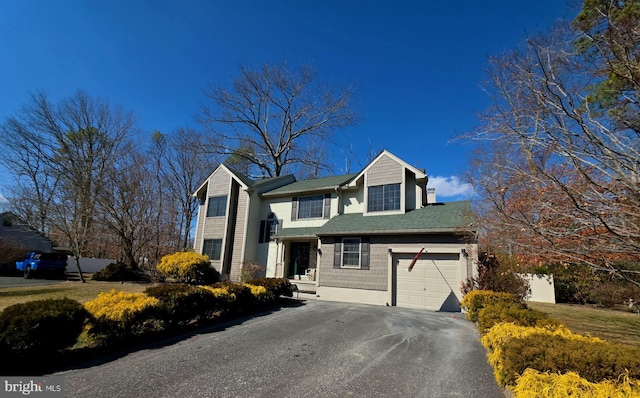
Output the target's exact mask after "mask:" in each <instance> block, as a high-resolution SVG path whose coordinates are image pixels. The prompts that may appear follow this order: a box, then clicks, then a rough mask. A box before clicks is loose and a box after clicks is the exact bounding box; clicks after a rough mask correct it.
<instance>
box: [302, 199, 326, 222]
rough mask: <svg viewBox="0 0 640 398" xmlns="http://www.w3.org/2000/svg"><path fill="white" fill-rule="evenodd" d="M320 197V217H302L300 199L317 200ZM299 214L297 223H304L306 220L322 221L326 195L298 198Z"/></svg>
mask: <svg viewBox="0 0 640 398" xmlns="http://www.w3.org/2000/svg"><path fill="white" fill-rule="evenodd" d="M315 197H320V198H321V199H320V202H321V203H322V204H321V209H322V210H321V214H320V217H300V199H304V198H315ZM297 201H298V212H297V214H296V221H304V220H321V219H323V218H324V195H307V196H298V199H297Z"/></svg>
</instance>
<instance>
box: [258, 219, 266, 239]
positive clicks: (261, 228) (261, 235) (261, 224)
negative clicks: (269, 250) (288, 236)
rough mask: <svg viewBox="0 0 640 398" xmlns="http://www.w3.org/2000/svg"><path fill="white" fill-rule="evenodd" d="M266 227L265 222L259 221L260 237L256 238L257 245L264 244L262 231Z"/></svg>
mask: <svg viewBox="0 0 640 398" xmlns="http://www.w3.org/2000/svg"><path fill="white" fill-rule="evenodd" d="M266 226H267V222H266V221H264V220H262V221H260V236H259V237H258V243H264V230H265V229H266Z"/></svg>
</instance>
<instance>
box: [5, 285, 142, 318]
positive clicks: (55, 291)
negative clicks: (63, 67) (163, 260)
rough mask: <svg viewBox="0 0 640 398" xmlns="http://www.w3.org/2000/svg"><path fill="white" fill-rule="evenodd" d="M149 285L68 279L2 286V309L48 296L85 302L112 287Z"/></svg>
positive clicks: (134, 289) (134, 288) (138, 288)
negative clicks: (85, 281) (29, 284)
mask: <svg viewBox="0 0 640 398" xmlns="http://www.w3.org/2000/svg"><path fill="white" fill-rule="evenodd" d="M148 286H150V285H149V284H145V283H124V284H123V283H121V282H97V281H87V283H81V282H76V281H66V282H62V283H58V284H55V285H43V286H23V287H9V288H2V289H0V311H2V310H3V309H5V308H6V307H8V306H10V305H13V304H17V303H24V302H27V301H32V300H43V299H48V298H63V297H68V298H71V299H74V300H77V301H79V302H81V303H84V302H86V301H89V300H93V299H94V298H96V297H97V296H98V293H100V292H107V291H109V290H111V289H116V290H118V291H125V292H131V293H136V292H142V291H144V289H146V288H147V287H148Z"/></svg>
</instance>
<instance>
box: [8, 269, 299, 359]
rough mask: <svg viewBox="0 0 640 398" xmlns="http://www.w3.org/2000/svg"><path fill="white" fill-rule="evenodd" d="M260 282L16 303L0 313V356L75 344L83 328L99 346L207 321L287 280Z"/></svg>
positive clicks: (255, 304) (248, 304)
mask: <svg viewBox="0 0 640 398" xmlns="http://www.w3.org/2000/svg"><path fill="white" fill-rule="evenodd" d="M262 283H263V284H264V285H266V286H260V285H253V284H234V283H225V284H216V285H213V286H194V285H189V284H163V285H157V286H152V287H149V288H147V289H146V290H145V292H144V293H126V292H118V291H116V290H111V291H110V292H103V293H100V294H99V295H98V297H96V298H95V299H94V300H91V301H88V302H86V303H85V304H84V305H82V304H80V303H78V302H77V301H75V300H71V299H67V298H65V299H55V300H54V299H50V300H40V301H31V302H27V303H24V304H16V305H13V306H10V307H7V308H6V309H5V310H4V311H2V312H1V313H0V357H2V358H3V362H4V363H5V365H7V366H10V364H9V359H14V358H15V359H21V360H24V361H29V360H31V361H37V360H42V359H44V358H49V357H51V356H52V355H57V354H60V353H61V352H64V351H65V350H68V349H69V348H70V347H71V346H73V345H75V344H76V343H77V341H78V339H79V338H80V336H81V334H83V333H86V338H89V339H90V340H91V341H92V344H93V345H97V346H99V347H103V348H104V347H110V346H112V345H114V344H120V343H127V344H130V343H131V342H135V341H136V340H140V339H143V338H147V337H150V336H154V335H156V336H157V335H159V334H162V333H165V332H174V331H176V330H180V329H184V328H185V327H190V326H197V325H203V324H207V323H210V322H211V321H213V320H215V319H217V318H218V317H219V316H221V315H225V314H237V313H245V312H248V311H252V310H255V309H258V308H264V307H265V306H268V305H271V304H273V303H274V302H275V301H276V300H277V299H278V298H279V297H280V296H281V294H280V293H282V292H285V290H283V289H285V287H286V286H287V285H288V284H289V281H288V280H282V279H274V280H271V281H262ZM287 292H288V294H285V295H290V290H288V291H287ZM25 363H26V362H25ZM2 370H5V369H2ZM6 370H11V369H6Z"/></svg>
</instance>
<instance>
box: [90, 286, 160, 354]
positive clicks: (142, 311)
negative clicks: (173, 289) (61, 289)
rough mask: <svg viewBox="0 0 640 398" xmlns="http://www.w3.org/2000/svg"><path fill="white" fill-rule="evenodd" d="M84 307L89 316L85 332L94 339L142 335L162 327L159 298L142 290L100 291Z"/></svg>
mask: <svg viewBox="0 0 640 398" xmlns="http://www.w3.org/2000/svg"><path fill="white" fill-rule="evenodd" d="M84 307H85V308H86V309H87V311H89V313H90V314H91V315H92V316H93V319H92V320H91V328H90V329H89V332H90V333H91V334H93V335H94V336H95V337H96V338H97V339H98V340H101V339H102V340H106V342H112V341H118V340H123V339H127V338H129V337H145V336H147V335H150V334H154V333H158V332H162V331H163V330H164V329H165V323H164V319H163V318H164V317H163V312H162V308H161V307H160V300H158V299H157V298H155V297H150V296H147V295H146V294H144V293H127V292H117V291H116V290H111V291H109V292H102V293H100V294H98V297H97V298H95V299H93V300H91V301H88V302H86V303H84Z"/></svg>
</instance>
